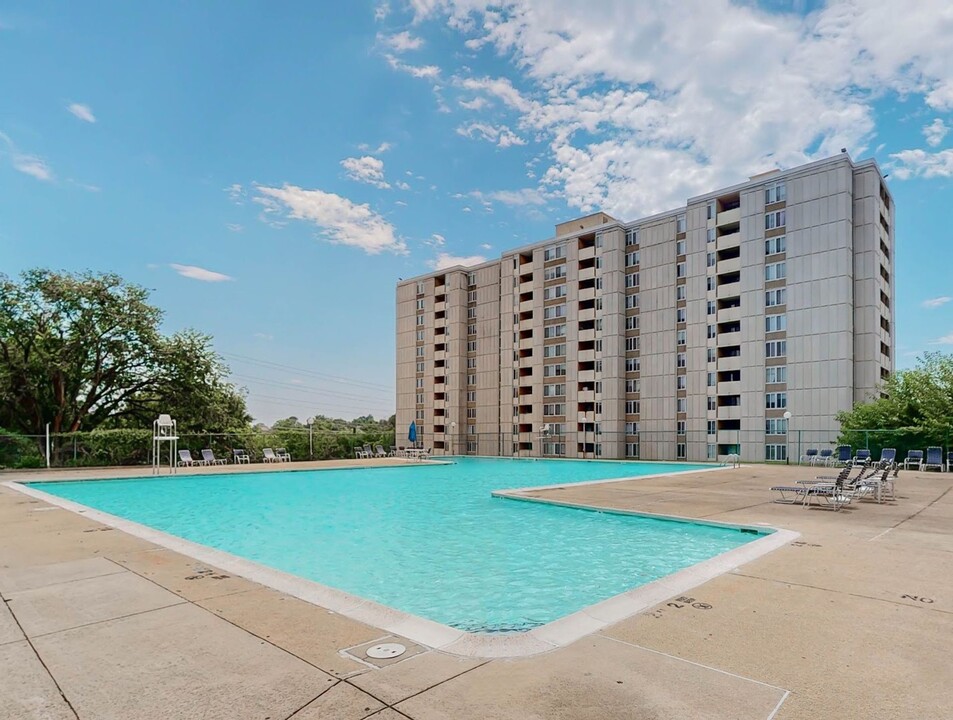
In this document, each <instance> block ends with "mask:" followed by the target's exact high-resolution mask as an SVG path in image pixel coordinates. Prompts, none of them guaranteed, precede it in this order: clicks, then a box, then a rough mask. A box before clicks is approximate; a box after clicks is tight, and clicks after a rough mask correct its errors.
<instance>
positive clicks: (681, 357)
mask: <svg viewBox="0 0 953 720" xmlns="http://www.w3.org/2000/svg"><path fill="white" fill-rule="evenodd" d="M687 357H688V356H687V355H686V354H685V353H683V352H680V353H678V354H676V355H675V367H678V368H683V367H685V364H686V363H685V358H687Z"/></svg>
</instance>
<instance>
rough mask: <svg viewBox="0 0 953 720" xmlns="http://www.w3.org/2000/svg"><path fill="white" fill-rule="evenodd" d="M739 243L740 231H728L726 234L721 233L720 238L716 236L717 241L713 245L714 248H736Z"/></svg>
mask: <svg viewBox="0 0 953 720" xmlns="http://www.w3.org/2000/svg"><path fill="white" fill-rule="evenodd" d="M732 212H734V211H732ZM739 245H741V233H740V232H733V233H728V234H727V235H722V236H721V237H720V238H718V242H717V243H716V245H715V249H716V250H728V249H730V248H736V247H738V246H739Z"/></svg>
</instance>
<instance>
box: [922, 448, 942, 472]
mask: <svg viewBox="0 0 953 720" xmlns="http://www.w3.org/2000/svg"><path fill="white" fill-rule="evenodd" d="M931 468H933V469H935V470H939V471H940V472H943V448H941V447H937V446H935V445H933V446H931V447H928V448H927V456H926V459H925V460H924V461H923V464H922V465H921V466H920V469H921V470H929V469H931Z"/></svg>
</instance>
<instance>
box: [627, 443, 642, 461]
mask: <svg viewBox="0 0 953 720" xmlns="http://www.w3.org/2000/svg"><path fill="white" fill-rule="evenodd" d="M625 456H626V457H630V458H638V457H639V444H638V443H626V444H625Z"/></svg>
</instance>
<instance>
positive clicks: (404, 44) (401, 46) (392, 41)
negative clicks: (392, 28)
mask: <svg viewBox="0 0 953 720" xmlns="http://www.w3.org/2000/svg"><path fill="white" fill-rule="evenodd" d="M377 41H378V42H379V43H381V44H382V45H386V46H387V47H389V48H391V49H392V50H394V51H395V52H407V51H408V50H419V49H420V48H422V47H423V45H424V40H423V38H420V37H414V36H413V35H411V34H410V33H409V32H408V31H406V30H404V31H403V32H399V33H395V34H394V35H384V34H383V33H378V34H377Z"/></svg>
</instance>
